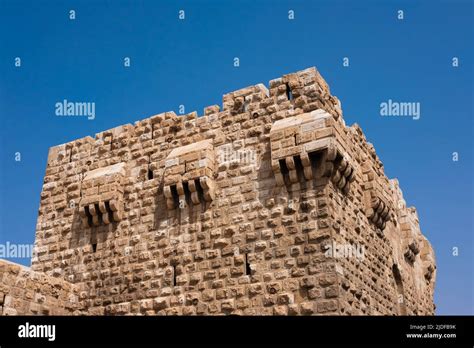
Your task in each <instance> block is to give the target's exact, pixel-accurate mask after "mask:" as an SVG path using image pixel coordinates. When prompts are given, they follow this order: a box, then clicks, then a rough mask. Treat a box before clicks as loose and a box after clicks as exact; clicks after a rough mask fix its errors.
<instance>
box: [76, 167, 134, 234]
mask: <svg viewBox="0 0 474 348" xmlns="http://www.w3.org/2000/svg"><path fill="white" fill-rule="evenodd" d="M124 176H125V163H118V164H114V165H111V166H108V167H104V168H98V169H95V170H92V171H90V172H88V173H86V175H85V176H84V180H83V182H82V186H81V195H82V198H81V201H80V204H79V211H80V215H81V219H82V223H83V226H89V227H95V226H100V225H107V224H110V223H112V222H119V221H120V220H122V217H123V178H124Z"/></svg>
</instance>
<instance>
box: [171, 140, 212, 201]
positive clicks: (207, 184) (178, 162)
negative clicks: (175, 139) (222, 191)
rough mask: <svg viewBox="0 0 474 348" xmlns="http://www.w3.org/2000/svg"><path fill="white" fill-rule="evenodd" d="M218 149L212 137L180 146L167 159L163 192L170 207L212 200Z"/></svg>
mask: <svg viewBox="0 0 474 348" xmlns="http://www.w3.org/2000/svg"><path fill="white" fill-rule="evenodd" d="M215 161H216V160H215V151H214V146H213V144H212V141H211V140H202V141H199V142H197V143H193V144H189V145H185V146H181V147H179V148H176V149H174V150H172V151H171V152H170V154H169V155H168V157H167V158H166V161H165V174H164V187H163V192H164V195H165V198H166V206H167V208H168V209H170V210H171V209H174V208H176V207H180V208H184V207H186V206H187V202H188V201H191V202H192V203H193V204H194V205H197V204H201V203H203V202H212V201H213V200H214V197H215V183H214V172H215V167H216V163H215Z"/></svg>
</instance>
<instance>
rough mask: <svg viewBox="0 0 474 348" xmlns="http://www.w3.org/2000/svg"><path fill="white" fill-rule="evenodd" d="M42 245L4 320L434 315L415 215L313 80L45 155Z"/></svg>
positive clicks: (10, 287) (6, 270) (5, 270)
mask: <svg viewBox="0 0 474 348" xmlns="http://www.w3.org/2000/svg"><path fill="white" fill-rule="evenodd" d="M229 152H235V153H229ZM36 236H37V238H36V249H37V253H36V255H35V257H34V258H33V260H32V270H23V269H22V270H21V271H20V270H19V268H15V267H19V266H11V265H8V266H4V265H2V263H0V284H1V285H0V312H1V313H3V314H37V313H39V312H41V313H43V314H99V315H102V314H112V315H125V314H165V315H175V314H178V315H194V314H197V315H217V314H241V315H266V314H275V315H322V314H333V315H346V314H366V315H379V314H386V315H392V314H408V315H414V314H433V313H434V305H433V291H434V282H435V279H436V264H435V258H434V253H433V250H432V248H431V246H430V244H429V242H428V241H427V239H426V238H425V237H424V236H423V235H422V234H421V232H420V229H419V223H418V216H417V214H416V210H415V208H408V207H406V205H405V202H404V200H403V196H402V193H401V191H400V189H399V185H398V181H397V180H396V179H392V180H390V179H388V178H387V177H386V176H385V174H384V170H383V165H382V163H381V161H380V159H379V158H378V156H377V154H376V153H375V150H374V148H373V146H372V145H371V144H370V143H369V142H367V140H366V138H365V136H364V134H363V133H362V131H361V129H360V128H359V127H358V126H357V125H354V126H351V127H348V126H346V125H345V123H344V120H343V118H342V110H341V107H340V103H339V101H338V100H337V98H336V97H334V96H332V95H331V94H330V91H329V87H328V86H327V84H326V83H325V81H324V80H323V79H322V77H321V76H320V74H319V73H318V72H317V71H316V69H314V68H311V69H307V70H303V71H300V72H297V73H294V74H288V75H285V76H283V77H281V78H278V79H275V80H272V81H270V84H269V89H267V88H266V87H265V86H263V85H261V84H258V85H255V86H251V87H247V88H244V89H241V90H238V91H235V92H232V93H229V94H226V95H225V96H224V98H223V108H222V110H221V108H220V107H219V106H217V105H213V106H210V107H207V108H206V109H205V115H204V116H201V117H197V114H196V113H195V112H194V113H191V114H188V115H185V116H180V117H178V116H176V115H175V114H174V113H172V112H167V113H163V114H159V115H155V116H153V117H150V118H148V119H145V120H142V121H138V122H136V123H135V124H134V125H124V126H120V127H116V128H114V129H111V130H108V131H104V132H101V133H98V134H96V136H95V138H92V137H86V138H82V139H78V140H75V141H72V142H70V143H67V144H63V145H59V146H55V147H53V148H51V149H50V151H49V156H48V165H47V169H46V175H45V178H44V185H43V190H42V193H41V203H40V209H39V216H38V223H37V231H36ZM28 272H31V273H28ZM31 274H34V276H33V277H31V276H30V275H31ZM38 277H41V282H57V284H56V286H57V289H58V291H56V292H55V293H54V294H49V293H43V291H44V289H43V288H42V287H41V285H38V281H39V280H38ZM24 279H27V280H26V286H25V291H24V292H22V291H19V290H18V289H17V285H16V284H18V282H20V283H23V282H24V281H25V280H24ZM32 293H33V294H36V295H34V296H33V297H32V296H31V294H32ZM2 296H3V297H2ZM42 296H44V299H43V297H42ZM40 301H43V303H47V304H48V305H47V307H48V308H50V309H49V310H48V308H43V304H40Z"/></svg>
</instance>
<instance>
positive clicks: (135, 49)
mask: <svg viewBox="0 0 474 348" xmlns="http://www.w3.org/2000/svg"><path fill="white" fill-rule="evenodd" d="M180 9H183V10H185V15H186V19H185V20H184V21H181V20H178V11H179V10H180ZM399 9H401V10H403V11H404V19H403V20H398V19H397V10H399ZM70 10H75V11H76V19H75V20H70V19H69V11H70ZM289 10H294V13H295V19H294V20H288V11H289ZM473 39H474V38H473V3H472V2H471V1H413V0H411V1H386V2H382V1H360V2H357V4H356V3H355V2H352V1H318V2H316V1H313V2H309V1H296V0H292V1H270V0H268V1H262V0H260V1H258V0H257V1H235V0H234V1H206V0H196V1H180V2H179V4H175V3H174V2H173V1H166V2H160V1H133V2H132V1H70V2H63V1H5V0H0V117H1V120H0V122H1V127H0V156H1V160H0V243H6V241H10V242H12V243H13V242H15V243H33V241H34V236H35V233H34V231H35V224H36V218H37V212H38V206H39V198H40V192H41V187H42V178H43V176H44V171H45V166H46V159H47V153H48V148H49V147H50V146H53V145H56V144H62V143H65V142H68V141H71V140H73V139H76V138H81V137H84V136H86V135H92V136H93V135H94V134H95V133H97V132H100V131H103V130H105V129H109V128H112V127H115V126H118V125H121V124H125V123H132V122H134V121H136V120H140V119H143V118H146V117H148V116H150V115H154V114H157V113H160V112H164V111H171V110H173V111H175V112H176V113H178V107H179V105H181V104H183V105H184V106H185V108H186V112H191V111H193V110H197V111H198V113H199V114H202V110H203V108H204V107H205V106H208V105H213V104H221V103H222V94H224V93H226V92H230V91H233V90H236V89H240V88H242V87H245V86H249V85H254V84H257V83H264V84H266V85H268V81H269V80H271V79H273V78H277V77H279V76H281V75H283V74H285V73H289V72H294V71H297V70H301V69H304V68H307V67H310V66H316V67H317V68H318V69H319V71H320V72H321V74H322V75H323V77H324V78H325V79H326V81H327V82H328V83H329V85H330V87H331V92H332V94H334V95H336V96H337V97H338V98H339V99H340V100H341V102H342V106H343V111H344V118H345V120H346V123H347V124H353V123H358V124H359V125H360V126H361V127H362V129H363V130H364V132H365V134H366V136H367V138H368V140H369V141H371V142H372V143H373V144H374V146H375V148H376V150H377V153H378V155H379V156H380V158H381V159H382V161H383V163H384V165H385V170H386V173H387V175H388V176H389V177H397V178H398V179H399V181H400V185H401V187H402V189H403V191H404V194H405V199H406V201H407V203H408V205H414V206H416V207H417V209H418V213H419V216H420V221H421V228H422V231H423V233H424V234H425V235H426V236H427V237H428V239H429V240H430V242H431V243H432V244H433V247H434V249H435V252H436V258H437V266H438V279H437V285H436V292H435V294H436V296H435V301H436V304H437V307H438V309H437V313H438V314H473V313H474V308H473V293H474V289H473V264H474V262H473V256H472V255H473V254H472V253H473V182H472V177H473V175H472V170H473V166H472V151H473V140H472V139H473V121H472V115H473V101H472V98H473V71H472V58H473V49H472V48H473V46H472V43H473V42H474V40H473ZM15 57H20V58H21V67H20V68H18V67H15V64H14V63H15ZM124 57H130V58H131V66H130V67H129V68H125V67H124V66H123V59H124ZM234 57H238V58H239V59H240V67H238V68H235V67H234V66H233V58H234ZM343 57H348V58H349V62H350V66H349V67H343V65H342V59H343ZM453 57H458V58H459V67H457V68H454V67H453V66H452V58H453ZM63 99H68V100H70V101H88V102H95V103H96V118H95V119H94V120H93V121H89V120H87V118H85V117H76V118H74V117H57V116H55V103H56V102H59V101H62V100H63ZM388 99H392V100H395V101H406V102H419V103H421V117H420V119H419V120H417V121H415V120H412V119H410V118H401V117H392V118H388V117H381V116H380V114H379V111H380V103H381V102H384V101H387V100H388ZM16 152H20V153H21V161H20V162H16V161H15V153H16ZM453 152H458V153H459V161H458V162H453V160H452V153H453ZM453 247H458V248H459V255H458V256H453V255H452V248H453ZM13 261H17V262H20V263H23V264H29V260H25V259H17V260H15V259H13Z"/></svg>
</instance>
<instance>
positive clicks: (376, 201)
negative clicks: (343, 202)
mask: <svg viewBox="0 0 474 348" xmlns="http://www.w3.org/2000/svg"><path fill="white" fill-rule="evenodd" d="M364 189H365V200H366V202H367V205H366V206H367V208H366V211H365V213H366V216H367V218H368V219H369V221H370V222H371V223H372V224H374V225H375V227H377V228H378V229H379V230H380V231H383V230H384V229H385V227H386V225H387V222H388V221H389V220H390V216H391V213H392V211H393V209H392V208H391V203H390V202H391V200H390V199H389V197H387V196H386V194H385V193H384V191H383V189H382V187H381V185H380V184H379V183H378V182H377V180H371V181H368V182H366V183H364Z"/></svg>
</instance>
